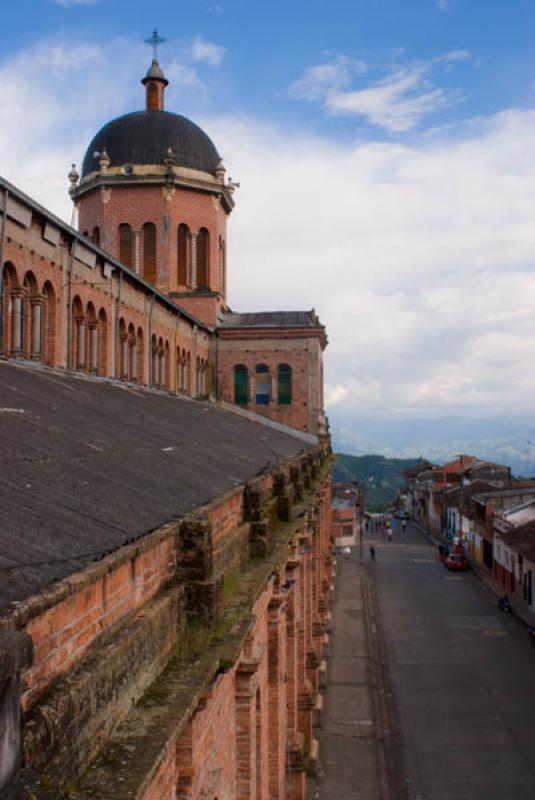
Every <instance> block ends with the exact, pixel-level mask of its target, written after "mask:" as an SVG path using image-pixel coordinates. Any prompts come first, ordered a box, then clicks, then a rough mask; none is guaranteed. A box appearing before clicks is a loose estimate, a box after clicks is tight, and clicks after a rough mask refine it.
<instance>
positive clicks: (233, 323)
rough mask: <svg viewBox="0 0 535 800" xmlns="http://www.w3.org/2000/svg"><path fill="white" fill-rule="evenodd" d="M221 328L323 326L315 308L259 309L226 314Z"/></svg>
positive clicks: (220, 325)
mask: <svg viewBox="0 0 535 800" xmlns="http://www.w3.org/2000/svg"><path fill="white" fill-rule="evenodd" d="M219 327H221V328H319V327H323V326H322V325H321V323H320V321H319V319H318V316H317V314H316V312H315V311H314V309H311V310H310V311H257V312H253V313H247V314H233V313H231V314H226V315H225V316H224V317H223V320H222V321H221V322H220V323H219Z"/></svg>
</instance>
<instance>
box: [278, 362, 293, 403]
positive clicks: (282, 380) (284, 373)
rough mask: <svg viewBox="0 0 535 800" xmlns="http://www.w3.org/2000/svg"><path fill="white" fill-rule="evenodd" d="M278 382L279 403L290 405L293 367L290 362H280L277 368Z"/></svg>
mask: <svg viewBox="0 0 535 800" xmlns="http://www.w3.org/2000/svg"><path fill="white" fill-rule="evenodd" d="M277 384H278V389H279V405H281V406H289V405H290V403H291V402H292V368H291V367H290V366H289V365H288V364H279V366H278V368H277Z"/></svg>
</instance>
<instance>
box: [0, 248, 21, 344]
mask: <svg viewBox="0 0 535 800" xmlns="http://www.w3.org/2000/svg"><path fill="white" fill-rule="evenodd" d="M2 280H3V286H4V291H3V307H2V321H3V329H2V330H1V331H0V336H1V339H2V341H1V348H0V350H1V352H2V353H4V355H11V354H14V353H15V352H16V351H15V346H14V345H15V342H14V338H13V334H14V332H15V331H17V341H18V336H19V333H18V332H19V331H20V321H19V319H18V318H17V320H16V321H15V311H16V309H15V303H14V300H15V294H16V292H17V287H18V285H19V282H18V278H17V273H16V270H15V267H14V266H13V265H12V264H10V263H7V264H5V265H4V267H3V276H2ZM19 311H20V307H19ZM17 313H18V312H17Z"/></svg>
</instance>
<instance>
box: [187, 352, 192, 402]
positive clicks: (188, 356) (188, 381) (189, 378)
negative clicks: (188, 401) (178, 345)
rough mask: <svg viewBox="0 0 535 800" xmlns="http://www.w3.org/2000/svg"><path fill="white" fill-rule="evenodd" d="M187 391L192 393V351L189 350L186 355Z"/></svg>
mask: <svg viewBox="0 0 535 800" xmlns="http://www.w3.org/2000/svg"><path fill="white" fill-rule="evenodd" d="M186 392H187V393H188V394H191V353H190V351H189V350H188V352H187V355H186Z"/></svg>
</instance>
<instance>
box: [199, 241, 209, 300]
mask: <svg viewBox="0 0 535 800" xmlns="http://www.w3.org/2000/svg"><path fill="white" fill-rule="evenodd" d="M209 285H210V234H209V233H208V231H207V230H206V228H201V229H200V231H199V233H198V234H197V287H198V288H199V289H206V288H209Z"/></svg>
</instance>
